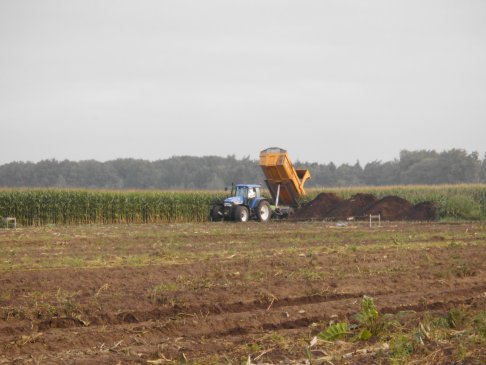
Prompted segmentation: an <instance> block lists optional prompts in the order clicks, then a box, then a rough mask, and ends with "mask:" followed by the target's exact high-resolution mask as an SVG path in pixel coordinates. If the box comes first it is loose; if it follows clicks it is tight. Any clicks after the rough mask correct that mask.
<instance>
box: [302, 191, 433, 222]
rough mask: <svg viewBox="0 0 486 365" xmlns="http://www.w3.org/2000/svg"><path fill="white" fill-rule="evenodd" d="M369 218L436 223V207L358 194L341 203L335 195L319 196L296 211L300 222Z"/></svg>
mask: <svg viewBox="0 0 486 365" xmlns="http://www.w3.org/2000/svg"><path fill="white" fill-rule="evenodd" d="M370 214H372V215H378V214H379V215H380V217H381V219H383V220H388V221H397V220H413V221H432V220H436V219H437V208H436V206H435V205H434V203H432V202H429V201H426V202H421V203H418V204H416V205H413V204H412V203H410V202H409V201H408V200H405V199H403V198H400V197H398V196H394V195H389V196H385V197H384V198H382V199H378V198H377V197H376V196H374V195H372V194H356V195H353V196H352V197H351V198H350V199H341V198H339V197H338V196H337V195H336V194H333V193H320V194H319V195H318V196H317V197H316V198H315V199H314V200H312V201H310V202H308V203H306V204H304V205H303V206H302V207H301V208H300V209H299V210H297V212H296V215H295V218H297V219H329V220H332V219H349V218H356V219H359V218H366V217H368V216H369V215H370Z"/></svg>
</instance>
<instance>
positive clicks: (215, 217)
mask: <svg viewBox="0 0 486 365" xmlns="http://www.w3.org/2000/svg"><path fill="white" fill-rule="evenodd" d="M222 210H223V207H222V206H221V205H215V206H214V207H212V209H211V221H213V222H219V221H220V220H221V219H223V216H222V214H220V213H222Z"/></svg>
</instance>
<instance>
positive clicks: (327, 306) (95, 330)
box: [12, 284, 486, 363]
mask: <svg viewBox="0 0 486 365" xmlns="http://www.w3.org/2000/svg"><path fill="white" fill-rule="evenodd" d="M485 290H486V285H485V284H482V285H475V286H471V287H468V288H460V289H451V290H432V291H428V292H425V293H416V295H411V292H404V293H400V294H392V295H390V294H388V293H381V294H378V295H375V296H374V299H375V302H376V303H383V302H386V303H387V305H386V306H380V305H378V307H379V310H380V312H382V313H397V312H399V311H404V310H413V311H415V312H425V311H430V310H447V309H449V308H451V307H453V306H457V305H460V304H471V303H472V302H473V301H475V300H481V301H483V303H484V302H486V296H485V295H486V294H485ZM359 294H361V293H359ZM424 296H427V297H428V298H429V299H428V300H427V301H426V302H423V297H424ZM360 298H361V296H360V295H354V296H351V295H349V296H347V297H346V298H343V297H341V298H336V297H335V296H334V297H333V298H327V299H326V300H324V301H308V302H307V303H305V300H303V299H304V298H301V301H300V302H298V304H296V305H293V304H291V305H288V306H286V305H282V306H281V307H278V308H279V309H286V310H287V312H291V313H292V316H293V315H294V313H297V312H298V311H299V310H302V309H304V310H305V313H304V314H302V315H301V316H300V317H298V318H292V319H287V318H286V317H282V312H281V311H276V310H275V309H277V307H275V309H272V308H273V306H272V308H271V310H270V311H267V310H266V309H262V308H261V307H255V308H253V309H250V310H249V311H242V312H234V313H232V314H230V315H229V316H228V313H222V314H220V313H213V314H209V315H208V316H207V317H206V318H205V319H204V320H201V322H203V323H202V324H203V325H202V326H201V327H199V326H198V325H197V324H196V325H195V324H194V322H193V321H192V320H191V318H190V317H181V318H175V319H169V320H167V321H165V324H164V323H162V324H161V323H160V321H154V320H153V319H148V320H143V321H137V322H132V323H127V322H121V323H119V324H114V325H113V326H110V327H108V329H107V330H106V331H102V328H104V326H105V324H103V325H90V326H87V327H84V326H78V325H76V326H67V327H59V328H56V327H52V328H45V329H44V331H43V333H44V335H43V337H45V338H48V339H49V340H48V341H46V342H49V343H52V341H51V340H50V338H53V339H55V341H54V343H55V346H52V347H53V349H55V348H59V349H66V348H71V351H73V352H74V353H75V352H76V351H77V352H78V353H82V352H83V351H87V350H86V348H85V347H84V346H83V345H82V344H83V343H93V341H94V342H96V341H97V340H98V342H99V343H105V342H106V339H107V338H112V339H118V338H120V336H122V338H124V339H125V341H128V339H129V338H130V336H128V334H130V333H138V332H140V333H144V335H143V336H144V337H145V338H146V339H147V340H146V341H144V342H145V347H144V348H145V349H146V350H149V352H154V351H156V349H157V341H158V340H157V339H160V337H161V336H167V338H172V339H176V338H180V337H185V338H186V341H189V342H191V341H192V342H194V344H196V343H197V341H198V339H200V338H205V339H207V340H213V341H218V342H228V343H232V342H235V341H236V342H244V341H245V340H244V339H245V338H251V337H252V336H253V335H257V334H262V333H265V332H268V331H273V332H280V331H288V330H302V329H307V328H309V326H310V325H311V324H312V323H321V324H322V325H323V326H325V324H324V323H326V322H327V321H329V320H330V319H331V316H332V315H335V314H337V315H338V317H339V318H342V317H346V316H350V315H352V314H354V313H356V312H357V311H358V310H359V299H360ZM442 298H449V299H447V300H443V299H442ZM294 303H297V301H295V302H294ZM159 319H160V318H159ZM64 323H69V321H65V322H64ZM318 328H321V327H318ZM74 337H76V338H78V343H77V344H73V340H72V338H74ZM13 340H15V336H12V341H13ZM195 346H196V345H195ZM23 347H24V348H23V351H22V352H24V351H25V353H30V351H31V350H33V349H34V348H35V347H36V346H35V344H30V343H27V344H25V346H23ZM83 348H84V350H83ZM76 349H78V350H76ZM112 352H113V353H114V354H115V353H116V352H115V351H112ZM18 356H20V357H19V358H21V357H22V356H23V355H22V354H18ZM25 356H27V355H25ZM28 356H30V355H28ZM26 358H28V357H26ZM51 360H52V359H51ZM110 361H112V360H110ZM110 361H108V362H107V363H110ZM49 363H51V362H49ZM52 363H56V362H55V361H52Z"/></svg>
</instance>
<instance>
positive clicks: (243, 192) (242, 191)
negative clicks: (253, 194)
mask: <svg viewBox="0 0 486 365" xmlns="http://www.w3.org/2000/svg"><path fill="white" fill-rule="evenodd" d="M235 195H236V196H242V197H243V198H246V197H247V196H248V188H247V187H246V186H237V187H236V194H235Z"/></svg>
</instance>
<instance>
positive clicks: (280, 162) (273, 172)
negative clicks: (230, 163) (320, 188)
mask: <svg viewBox="0 0 486 365" xmlns="http://www.w3.org/2000/svg"><path fill="white" fill-rule="evenodd" d="M260 166H261V168H262V170H263V173H264V174H265V177H266V180H265V182H266V184H267V187H268V190H270V194H272V198H273V200H274V202H275V206H276V207H278V206H279V205H280V204H281V205H284V206H288V207H296V206H297V205H298V201H299V198H300V197H302V196H304V195H305V190H304V184H305V182H306V181H307V180H308V179H310V177H311V176H310V172H309V170H299V169H295V168H294V165H293V164H292V162H291V161H290V158H289V155H288V154H287V151H286V150H284V149H282V148H278V147H270V148H267V149H265V150H263V151H261V152H260Z"/></svg>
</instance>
